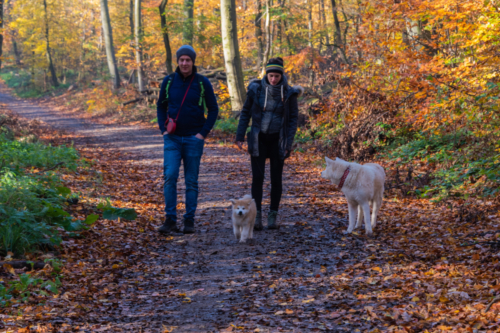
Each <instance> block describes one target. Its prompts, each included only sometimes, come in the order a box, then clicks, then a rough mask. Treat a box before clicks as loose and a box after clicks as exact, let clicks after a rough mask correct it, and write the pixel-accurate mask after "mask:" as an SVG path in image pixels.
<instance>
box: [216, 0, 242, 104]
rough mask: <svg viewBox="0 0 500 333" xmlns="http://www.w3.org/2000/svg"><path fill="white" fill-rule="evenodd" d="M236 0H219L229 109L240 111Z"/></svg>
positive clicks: (240, 93)
mask: <svg viewBox="0 0 500 333" xmlns="http://www.w3.org/2000/svg"><path fill="white" fill-rule="evenodd" d="M235 2H236V1H235V0H221V2H220V8H221V30H222V46H223V48H224V62H225V64H226V75H227V87H228V90H229V96H230V97H231V109H232V110H233V111H237V112H239V111H241V110H242V109H243V104H244V103H245V99H246V91H245V85H244V83H243V70H242V69H241V59H240V50H239V47H238V28H237V25H236V22H237V18H236V3H235Z"/></svg>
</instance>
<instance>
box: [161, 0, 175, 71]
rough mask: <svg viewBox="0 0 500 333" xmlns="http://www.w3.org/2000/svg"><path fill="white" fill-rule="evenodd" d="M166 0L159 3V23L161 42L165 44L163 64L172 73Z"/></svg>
mask: <svg viewBox="0 0 500 333" xmlns="http://www.w3.org/2000/svg"><path fill="white" fill-rule="evenodd" d="M167 3H168V0H162V1H161V3H160V23H161V34H162V35H163V44H165V51H166V53H167V59H166V60H165V65H166V68H167V72H168V73H169V74H170V73H173V72H174V71H173V69H172V50H171V49H170V40H169V38H168V30H167V18H166V17H165V8H166V7H167Z"/></svg>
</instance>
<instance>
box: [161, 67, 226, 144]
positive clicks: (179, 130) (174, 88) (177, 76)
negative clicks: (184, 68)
mask: <svg viewBox="0 0 500 333" xmlns="http://www.w3.org/2000/svg"><path fill="white" fill-rule="evenodd" d="M193 75H194V79H193V82H192V83H191V88H190V89H189V92H188V94H187V96H186V100H185V101H184V105H183V106H182V109H181V113H180V115H179V118H178V119H177V127H176V130H175V135H179V136H190V135H196V134H198V133H200V134H201V135H203V137H207V135H208V133H209V132H210V131H211V130H212V127H213V126H214V124H215V121H216V120H217V115H218V114H219V106H218V105H217V99H216V98H215V94H214V89H213V87H212V84H211V83H210V81H209V80H208V79H207V78H206V77H204V76H202V75H200V74H197V73H196V66H193V74H191V75H190V76H189V77H187V78H185V77H184V76H183V75H182V74H181V73H180V71H179V68H177V69H176V71H175V73H174V74H171V75H169V76H167V77H166V78H165V79H164V80H163V83H162V85H161V88H160V97H159V98H158V103H157V104H156V106H157V108H156V113H157V117H158V125H159V127H160V131H161V132H162V133H163V132H165V131H166V128H165V121H166V120H167V114H168V115H169V116H170V117H171V118H174V119H175V117H177V112H178V111H179V107H180V106H181V103H182V99H183V98H184V95H185V93H186V90H187V88H188V86H189V82H190V81H191V79H192V78H193ZM169 77H170V78H171V79H172V82H171V83H170V86H169V89H168V90H169V91H168V100H167V99H166V98H165V97H166V95H167V93H166V87H167V82H168V80H169ZM200 84H202V85H203V87H204V89H205V97H204V99H205V103H206V106H207V109H208V115H207V118H206V119H205V110H204V103H203V100H200V96H201V93H202V87H201V85H200ZM200 102H201V105H200Z"/></svg>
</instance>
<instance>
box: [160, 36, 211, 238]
mask: <svg viewBox="0 0 500 333" xmlns="http://www.w3.org/2000/svg"><path fill="white" fill-rule="evenodd" d="M195 61H196V52H195V51H194V49H193V48H192V47H191V46H189V45H184V46H182V47H181V48H179V50H177V63H178V67H177V69H176V70H175V73H174V74H171V75H169V76H167V77H166V78H165V79H164V80H163V83H162V85H161V90H160V97H159V98H158V103H157V114H158V125H159V127H160V131H161V133H162V135H163V141H164V153H163V158H164V161H163V172H164V180H165V183H164V188H163V193H164V195H165V214H166V218H165V222H164V223H163V225H162V226H161V227H160V228H159V229H158V231H159V232H160V233H170V232H179V229H178V228H177V224H176V223H177V212H176V207H177V180H178V178H179V169H180V165H181V160H182V162H183V165H184V178H185V182H186V214H185V215H184V230H183V233H185V234H192V233H194V215H195V212H196V206H197V204H198V173H199V170H200V161H201V156H202V154H203V146H204V144H205V141H204V140H205V138H206V137H207V135H208V133H209V132H210V130H211V129H212V127H213V126H214V124H215V121H216V120H217V115H218V113H219V107H218V105H217V100H216V98H215V94H214V90H213V87H212V84H211V83H210V81H209V80H208V79H207V78H205V77H203V76H201V75H200V74H197V73H196V66H195V65H194V63H195ZM181 106H182V107H181ZM205 108H206V109H208V114H207V117H206V118H205ZM167 119H170V121H173V122H175V123H176V128H175V132H173V133H170V134H169V133H167V127H166V124H165V122H166V121H167Z"/></svg>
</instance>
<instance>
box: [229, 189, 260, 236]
mask: <svg viewBox="0 0 500 333" xmlns="http://www.w3.org/2000/svg"><path fill="white" fill-rule="evenodd" d="M230 201H231V202H232V204H233V215H232V219H233V231H234V235H235V236H236V239H239V241H240V243H244V242H246V240H247V239H252V238H253V226H254V224H255V216H257V206H256V205H255V200H254V199H252V196H251V195H248V194H247V195H245V196H244V197H243V198H241V199H239V200H234V199H231V200H230ZM240 237H241V238H240Z"/></svg>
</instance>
